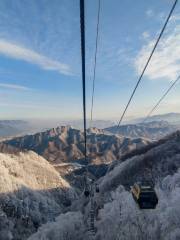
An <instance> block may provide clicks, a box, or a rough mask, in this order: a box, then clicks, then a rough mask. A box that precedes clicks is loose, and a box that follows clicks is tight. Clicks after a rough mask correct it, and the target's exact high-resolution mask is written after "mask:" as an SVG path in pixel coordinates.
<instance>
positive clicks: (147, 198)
mask: <svg viewBox="0 0 180 240" xmlns="http://www.w3.org/2000/svg"><path fill="white" fill-rule="evenodd" d="M131 192H132V195H133V198H134V200H135V201H136V202H137V204H138V205H139V208H140V209H155V208H156V205H157V204H158V197H157V194H156V192H155V190H154V188H153V187H152V186H150V185H140V184H137V183H136V184H134V186H132V187H131Z"/></svg>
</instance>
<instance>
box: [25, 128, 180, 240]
mask: <svg viewBox="0 0 180 240" xmlns="http://www.w3.org/2000/svg"><path fill="white" fill-rule="evenodd" d="M179 143H180V134H179V132H177V133H175V134H173V135H171V136H169V137H168V138H167V139H164V140H162V141H160V142H159V145H158V143H157V144H156V146H155V147H154V148H152V147H151V148H150V149H149V150H147V152H145V153H143V154H142V155H139V156H138V155H137V156H133V157H132V158H130V159H126V160H125V161H124V162H123V163H119V164H115V165H114V167H113V168H112V170H111V171H109V172H108V173H107V174H106V175H105V176H104V177H102V178H101V179H100V180H99V184H100V192H99V193H95V195H94V197H93V198H92V199H93V202H94V211H95V229H96V234H95V237H94V239H95V240H109V239H111V240H139V239H140V240H147V239H148V240H149V239H150V240H176V239H179V238H180V230H179V224H180V201H179V196H180V147H179V146H180V145H179ZM146 168H147V169H148V170H147V171H148V173H149V170H150V169H151V171H150V173H151V175H150V177H151V178H152V177H153V178H152V180H154V183H155V190H156V192H157V195H158V198H159V203H158V205H157V207H156V209H155V210H140V209H139V208H138V206H137V204H136V203H135V201H134V199H133V197H132V195H131V193H130V192H129V191H128V190H127V189H126V187H127V181H129V182H133V181H136V180H139V177H140V176H141V180H143V178H144V177H145V176H146V174H144V173H145V172H146ZM142 176H143V178H142ZM148 176H149V175H148ZM123 184H124V185H125V187H124V186H122V185H123ZM81 200H82V199H81ZM82 206H84V207H83V209H82ZM89 224H90V199H89V200H87V199H86V200H85V201H84V204H83V205H82V201H79V208H78V206H77V205H76V208H74V209H73V208H72V212H68V213H65V214H63V215H62V214H61V215H60V216H59V217H58V218H56V221H55V222H54V223H48V224H46V225H43V226H42V227H41V228H39V229H38V232H37V233H35V234H33V235H32V236H31V237H30V238H29V240H37V239H46V240H50V239H52V238H51V236H52V235H53V239H55V240H56V239H57V240H74V239H75V240H84V239H92V238H91V237H89V232H88V229H89Z"/></svg>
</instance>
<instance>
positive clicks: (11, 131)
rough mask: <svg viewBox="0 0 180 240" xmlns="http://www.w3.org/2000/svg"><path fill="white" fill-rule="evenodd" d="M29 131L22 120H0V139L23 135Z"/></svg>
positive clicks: (26, 124) (27, 125)
mask: <svg viewBox="0 0 180 240" xmlns="http://www.w3.org/2000/svg"><path fill="white" fill-rule="evenodd" d="M28 130H29V124H28V122H26V121H22V120H0V137H1V138H2V137H10V136H16V135H19V134H23V133H25V132H27V131H28Z"/></svg>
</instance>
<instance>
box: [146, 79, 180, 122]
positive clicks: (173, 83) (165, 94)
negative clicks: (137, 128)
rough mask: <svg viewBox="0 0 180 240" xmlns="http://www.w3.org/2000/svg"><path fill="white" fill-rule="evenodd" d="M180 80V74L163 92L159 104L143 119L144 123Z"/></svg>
mask: <svg viewBox="0 0 180 240" xmlns="http://www.w3.org/2000/svg"><path fill="white" fill-rule="evenodd" d="M179 80H180V75H179V76H178V77H177V78H176V80H175V81H174V82H172V84H171V86H170V87H169V88H168V90H167V91H166V92H165V93H164V94H163V96H162V97H161V98H160V99H159V101H158V102H157V104H156V105H155V106H154V107H153V108H152V109H151V111H150V112H149V113H148V115H147V116H146V118H145V119H144V120H143V122H142V123H145V122H146V121H147V119H148V118H149V117H150V116H151V114H152V113H153V112H154V111H155V110H156V108H157V107H158V106H159V105H160V103H161V102H162V101H163V99H164V98H165V97H166V96H167V95H168V93H169V92H170V91H171V89H172V88H173V87H174V86H175V84H176V83H177V82H178V81H179Z"/></svg>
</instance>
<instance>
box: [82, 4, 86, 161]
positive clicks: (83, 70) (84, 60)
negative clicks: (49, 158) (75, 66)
mask: <svg viewBox="0 0 180 240" xmlns="http://www.w3.org/2000/svg"><path fill="white" fill-rule="evenodd" d="M84 15H85V14H84V0H80V26H81V59H82V90H83V122H84V157H85V161H86V162H87V133H86V56H85V24H84Z"/></svg>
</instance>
